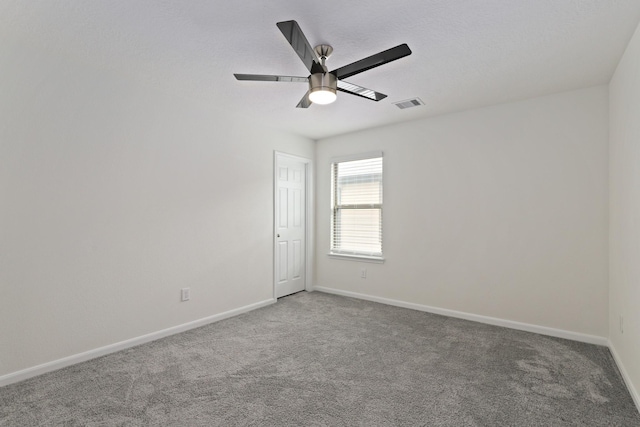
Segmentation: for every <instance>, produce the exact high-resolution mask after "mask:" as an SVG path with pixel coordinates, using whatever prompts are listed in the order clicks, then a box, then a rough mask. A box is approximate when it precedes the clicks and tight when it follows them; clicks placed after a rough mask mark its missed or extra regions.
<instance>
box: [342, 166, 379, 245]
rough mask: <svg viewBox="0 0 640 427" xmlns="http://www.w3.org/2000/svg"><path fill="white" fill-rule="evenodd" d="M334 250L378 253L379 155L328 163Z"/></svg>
mask: <svg viewBox="0 0 640 427" xmlns="http://www.w3.org/2000/svg"><path fill="white" fill-rule="evenodd" d="M332 181H333V182H332V184H333V185H332V202H333V203H332V204H333V206H332V227H331V229H332V234H331V252H332V253H334V254H345V255H360V256H372V257H381V256H382V157H375V158H367V159H361V160H352V161H344V162H334V163H333V164H332Z"/></svg>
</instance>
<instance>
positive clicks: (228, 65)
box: [0, 0, 640, 139]
mask: <svg viewBox="0 0 640 427" xmlns="http://www.w3.org/2000/svg"><path fill="white" fill-rule="evenodd" d="M290 19H293V20H296V21H297V22H298V23H299V25H300V26H301V28H302V30H303V31H304V32H305V34H306V36H307V38H308V40H309V42H310V43H311V44H312V45H313V46H315V45H317V44H321V43H327V44H330V45H332V46H333V47H334V53H333V55H332V56H331V58H330V59H329V60H328V62H327V65H328V67H329V69H334V68H338V67H340V66H343V65H346V64H348V63H350V62H353V61H356V60H358V59H361V58H364V57H366V56H369V55H372V54H374V53H377V52H379V51H382V50H385V49H388V48H391V47H393V46H396V45H398V44H401V43H407V44H408V45H409V47H410V48H411V50H412V51H413V54H412V55H411V56H409V57H406V58H403V59H400V60H398V61H395V62H393V63H389V64H385V65H383V66H381V67H378V68H375V69H372V70H369V71H366V72H364V73H362V74H358V75H356V76H353V77H351V78H349V79H348V81H349V82H352V83H355V84H358V85H360V86H364V87H366V88H369V89H374V90H377V91H379V92H382V93H385V94H387V95H388V98H386V99H384V100H382V101H380V102H377V103H376V102H372V101H369V100H366V99H363V98H359V97H355V96H351V95H348V94H344V93H338V100H337V101H336V102H335V103H334V104H331V105H328V106H318V105H312V106H311V107H310V108H309V109H306V110H305V109H297V108H295V106H296V104H297V103H298V101H299V100H300V98H301V97H302V95H304V93H305V92H306V89H307V88H306V86H305V84H304V83H272V82H240V81H236V80H235V78H234V77H233V73H247V74H282V75H299V76H306V75H307V74H308V73H307V71H306V69H305V67H304V65H303V64H302V62H301V61H300V59H299V58H298V57H297V55H296V54H295V53H294V51H293V49H292V48H291V47H290V46H289V45H288V43H287V41H286V39H285V38H284V37H283V35H282V34H281V33H280V31H279V30H278V28H277V27H276V22H278V21H285V20H290ZM639 20H640V1H638V0H516V1H514V0H482V1H481V0H401V1H396V2H392V1H389V0H367V1H344V0H340V1H337V0H323V1H313V2H312V1H308V0H297V1H293V0H270V1H264V0H261V1H242V2H231V1H222V0H190V1H178V0H102V1H100V0H88V1H87V0H58V1H56V0H29V1H24V0H3V1H2V2H0V28H2V29H0V36H2V38H3V39H4V40H8V38H9V37H11V38H13V39H20V40H22V41H24V42H30V43H37V44H38V45H40V46H45V47H46V48H47V49H51V50H54V51H57V52H60V53H64V54H65V55H73V56H77V57H79V58H80V59H81V60H82V61H85V62H86V61H90V62H91V63H94V64H96V65H97V66H100V67H106V68H110V69H113V70H116V71H118V72H120V73H125V74H127V75H129V76H132V77H135V78H137V79H141V80H144V81H147V82H149V84H152V85H154V87H156V88H157V89H158V90H163V91H166V92H169V93H171V94H175V95H179V96H185V97H189V98H195V99H197V100H198V101H199V102H204V103H205V104H207V105H211V106H212V108H214V109H215V110H216V111H217V114H220V115H222V116H223V117H222V118H223V119H224V115H227V114H228V115H231V116H234V117H236V118H237V116H239V117H241V118H244V119H246V120H247V123H261V124H266V125H268V126H273V127H276V128H279V129H283V130H286V131H289V132H293V133H297V134H301V135H305V136H307V137H310V138H313V139H320V138H323V137H327V136H332V135H337V134H341V133H346V132H350V131H355V130H359V129H364V128H369V127H374V126H380V125H384V124H389V123H396V122H401V121H406V120H413V119H417V118H421V117H427V116H433V115H437V114H443V113H448V112H452V111H460V110H465V109H469V108H475V107H480V106H486V105H492V104H498V103H502V102H507V101H512V100H517V99H524V98H530V97H535V96H540V95H545V94H551V93H556V92H561V91H565V90H571V89H576V88H581V87H588V86H593V85H598V84H606V83H607V82H608V81H609V79H610V78H611V75H612V74H613V72H614V70H615V67H616V65H617V63H618V61H619V59H620V57H621V56H622V53H623V51H624V49H625V47H626V45H627V42H628V41H629V39H630V38H631V35H632V33H633V31H634V30H635V28H636V26H637V24H638V21H639ZM0 43H3V42H2V41H0ZM412 97H419V98H421V99H422V100H423V101H424V102H425V104H426V105H425V106H423V107H419V108H414V109H409V110H400V109H398V108H397V107H395V106H394V105H393V104H392V102H396V101H401V100H405V99H408V98H412Z"/></svg>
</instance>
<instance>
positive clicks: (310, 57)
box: [276, 21, 323, 74]
mask: <svg viewBox="0 0 640 427" xmlns="http://www.w3.org/2000/svg"><path fill="white" fill-rule="evenodd" d="M276 25H277V26H278V28H279V29H280V31H281V32H282V34H283V35H284V36H285V38H286V39H287V41H288V42H289V44H290V45H291V47H292V48H293V50H295V51H296V53H297V54H298V56H299V57H300V59H302V62H303V63H304V66H305V67H307V70H309V72H311V74H313V73H321V72H323V70H322V66H321V65H320V59H319V58H318V55H317V54H316V51H315V50H313V48H312V47H311V45H310V44H309V42H308V41H307V38H306V37H305V36H304V33H303V32H302V30H301V29H300V26H299V25H298V23H297V22H296V21H284V22H278V23H277V24H276ZM318 67H320V70H318Z"/></svg>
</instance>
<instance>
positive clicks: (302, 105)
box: [296, 91, 313, 108]
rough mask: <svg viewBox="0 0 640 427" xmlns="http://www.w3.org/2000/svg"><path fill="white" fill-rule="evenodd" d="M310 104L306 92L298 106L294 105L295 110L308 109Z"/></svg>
mask: <svg viewBox="0 0 640 427" xmlns="http://www.w3.org/2000/svg"><path fill="white" fill-rule="evenodd" d="M311 104H313V102H311V100H310V99H309V91H307V93H305V94H304V96H303V97H302V99H301V100H300V102H298V105H296V108H309V106H310V105H311Z"/></svg>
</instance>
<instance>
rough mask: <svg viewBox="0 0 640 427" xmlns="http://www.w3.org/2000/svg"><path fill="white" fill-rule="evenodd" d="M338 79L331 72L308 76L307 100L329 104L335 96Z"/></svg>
mask: <svg viewBox="0 0 640 427" xmlns="http://www.w3.org/2000/svg"><path fill="white" fill-rule="evenodd" d="M337 88H338V79H337V78H336V76H334V75H333V74H331V73H315V74H311V76H309V100H310V101H311V102H313V103H314V104H320V105H326V104H331V103H332V102H334V101H335V100H336V98H337V95H336V89H337Z"/></svg>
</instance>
